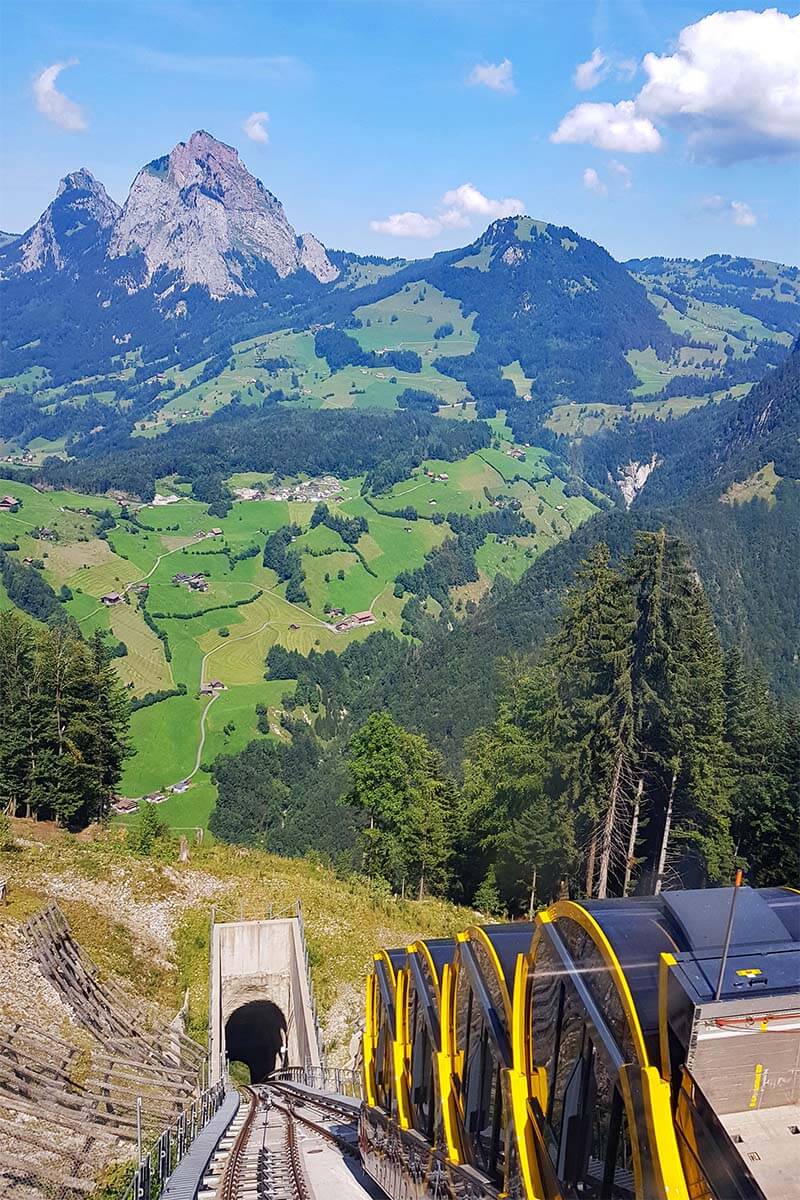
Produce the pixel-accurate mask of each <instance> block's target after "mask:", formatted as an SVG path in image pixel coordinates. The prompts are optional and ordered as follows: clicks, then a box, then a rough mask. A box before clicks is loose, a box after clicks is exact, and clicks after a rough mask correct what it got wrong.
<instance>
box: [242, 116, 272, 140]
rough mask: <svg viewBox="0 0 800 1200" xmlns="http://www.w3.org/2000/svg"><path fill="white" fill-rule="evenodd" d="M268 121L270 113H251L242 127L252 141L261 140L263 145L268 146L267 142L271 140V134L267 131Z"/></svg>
mask: <svg viewBox="0 0 800 1200" xmlns="http://www.w3.org/2000/svg"><path fill="white" fill-rule="evenodd" d="M268 121H269V113H265V112H254V113H250V116H249V117H248V118H247V120H246V121H245V122H244V124H243V125H242V129H243V130H244V131H245V133H246V134H247V136H248V137H249V138H250V141H251V142H260V143H261V145H262V146H266V144H267V142H268V141H269V134H268V133H267V122H268Z"/></svg>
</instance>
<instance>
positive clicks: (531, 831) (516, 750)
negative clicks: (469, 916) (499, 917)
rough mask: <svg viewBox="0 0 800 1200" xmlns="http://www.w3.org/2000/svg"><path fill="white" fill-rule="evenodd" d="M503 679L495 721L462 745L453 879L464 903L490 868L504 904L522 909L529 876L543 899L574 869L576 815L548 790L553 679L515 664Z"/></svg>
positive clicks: (550, 760)
mask: <svg viewBox="0 0 800 1200" xmlns="http://www.w3.org/2000/svg"><path fill="white" fill-rule="evenodd" d="M504 674H505V680H506V690H505V695H504V697H503V699H502V700H501V703H500V711H499V714H498V717H497V720H496V721H495V723H494V724H493V725H491V726H489V727H488V728H487V729H483V730H479V731H478V733H476V734H475V735H474V736H473V738H472V739H471V740H470V742H469V744H468V752H467V758H466V760H465V763H464V802H465V834H464V838H463V858H462V862H461V864H460V870H459V875H460V876H461V878H462V880H463V882H464V889H465V895H466V898H467V899H469V897H470V895H473V894H476V892H475V889H476V888H478V887H479V886H480V884H481V882H482V881H483V880H484V879H485V878H486V873H487V871H488V869H489V868H490V867H491V868H493V870H494V875H493V879H494V883H495V884H496V885H497V886H498V887H499V888H500V892H501V894H502V897H503V899H504V900H505V902H506V903H507V904H508V905H509V907H517V908H519V907H522V906H523V905H524V904H526V903H527V901H526V900H525V899H524V898H525V897H527V896H528V895H529V893H530V889H531V884H532V881H533V879H534V876H535V877H536V879H537V886H538V892H539V894H540V895H541V896H544V897H547V896H550V895H553V894H555V891H556V889H557V886H558V881H559V879H560V878H561V876H562V875H563V874H564V873H565V872H566V871H569V870H570V869H571V868H572V867H573V866H574V863H575V859H576V852H575V842H574V815H573V812H572V810H571V809H570V808H569V806H568V805H567V803H566V802H565V799H564V797H563V795H561V794H558V793H556V794H553V793H552V792H551V791H550V790H548V773H549V771H550V766H551V762H552V756H553V745H552V741H551V739H550V733H549V713H550V710H551V708H552V706H553V702H554V699H553V682H552V677H551V674H550V672H549V671H548V670H546V669H544V668H542V667H539V668H534V669H531V668H530V666H522V665H520V664H519V663H506V669H505V672H504ZM475 903H476V904H477V899H476V900H475Z"/></svg>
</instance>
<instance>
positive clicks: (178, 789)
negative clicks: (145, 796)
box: [169, 779, 192, 796]
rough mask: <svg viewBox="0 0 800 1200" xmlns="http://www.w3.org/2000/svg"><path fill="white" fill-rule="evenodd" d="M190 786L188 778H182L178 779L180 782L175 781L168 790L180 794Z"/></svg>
mask: <svg viewBox="0 0 800 1200" xmlns="http://www.w3.org/2000/svg"><path fill="white" fill-rule="evenodd" d="M191 786H192V782H191V780H190V779H182V780H181V781H180V783H176V784H175V785H174V786H173V787H171V788H170V789H169V790H170V791H171V792H173V793H174V794H175V795H178V796H180V795H181V794H182V793H183V792H188V790H189V788H190V787H191Z"/></svg>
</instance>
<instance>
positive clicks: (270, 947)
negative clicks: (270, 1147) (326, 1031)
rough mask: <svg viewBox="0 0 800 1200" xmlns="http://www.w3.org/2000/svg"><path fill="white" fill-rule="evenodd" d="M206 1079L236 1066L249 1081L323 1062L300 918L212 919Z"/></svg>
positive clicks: (217, 1076) (217, 1077)
mask: <svg viewBox="0 0 800 1200" xmlns="http://www.w3.org/2000/svg"><path fill="white" fill-rule="evenodd" d="M209 998H210V1018H211V1021H210V1024H211V1029H210V1035H211V1036H210V1051H211V1072H210V1078H211V1082H212V1083H215V1082H216V1081H217V1080H218V1079H221V1078H222V1077H223V1076H224V1074H225V1071H226V1064H227V1063H229V1062H241V1063H244V1064H246V1066H247V1067H248V1068H249V1070H250V1079H251V1081H252V1082H253V1083H258V1082H261V1081H262V1080H263V1079H264V1078H265V1077H266V1076H267V1075H269V1073H270V1072H271V1071H274V1070H277V1069H278V1068H280V1067H284V1066H289V1067H294V1066H300V1067H306V1066H310V1067H318V1066H320V1064H321V1062H322V1053H321V1046H320V1042H319V1034H318V1030H317V1026H316V1020H315V1013H314V1005H313V1000H312V997H311V990H310V986H309V981H308V975H307V964H306V950H305V942H304V937H303V929H302V922H301V920H300V918H299V916H297V917H288V918H287V917H282V918H275V919H270V920H256V921H246V920H245V921H230V922H216V921H215V922H214V924H213V932H212V941H211V979H210V997H209Z"/></svg>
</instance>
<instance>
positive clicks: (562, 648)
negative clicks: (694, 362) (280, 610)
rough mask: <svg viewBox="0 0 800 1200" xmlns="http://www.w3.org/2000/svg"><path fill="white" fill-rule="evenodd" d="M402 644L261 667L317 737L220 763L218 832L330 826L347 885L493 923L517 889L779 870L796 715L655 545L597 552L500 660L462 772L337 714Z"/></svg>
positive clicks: (313, 832)
mask: <svg viewBox="0 0 800 1200" xmlns="http://www.w3.org/2000/svg"><path fill="white" fill-rule="evenodd" d="M398 646H399V643H397V640H396V639H394V638H392V637H391V636H390V635H387V634H377V635H373V637H372V638H370V639H367V641H366V642H364V643H362V644H360V645H354V646H352V647H350V648H349V649H348V650H347V651H346V652H345V653H344V654H343V655H341V656H340V657H339V658H336V657H335V656H333V655H331V654H323V655H319V654H315V653H312V655H310V656H309V658H308V659H307V660H302V659H301V657H300V656H299V655H296V654H292V653H290V652H287V651H284V650H282V649H280V648H279V647H275V648H273V649H272V650H271V651H270V655H269V657H268V661H267V672H268V675H269V676H270V677H271V678H289V677H293V676H297V677H299V682H298V693H299V695H296V696H295V703H302V704H304V705H305V706H307V707H308V709H309V710H310V711H311V712H312V714H314V713H316V714H317V715H316V720H315V730H314V732H313V733H312V732H311V731H310V730H309V729H308V727H307V726H302V725H298V723H296V722H294V723H292V729H293V731H294V736H293V741H292V744H291V747H287V746H274V745H270V744H268V743H262V742H256V743H253V744H252V745H251V746H250V747H248V748H247V749H246V750H245V751H244V752H243V753H242V754H241V755H238V756H236V757H233V758H222V759H219V760H218V761H217V763H216V764H215V766H214V773H215V776H216V779H217V782H218V784H219V803H218V807H217V811H216V813H215V815H214V818H213V828H214V831H215V832H216V833H217V835H218V836H220V837H223V838H226V839H228V840H232V841H238V842H244V843H246V844H258V845H262V846H266V847H268V848H272V849H275V850H279V851H280V852H283V853H292V854H302V853H306V852H308V851H309V850H312V849H314V850H317V851H319V850H320V829H322V828H324V829H325V830H326V832H325V833H324V835H323V840H324V841H325V852H326V853H328V854H329V855H330V857H331V858H332V859H333V860H334V861H337V862H339V863H342V864H345V865H346V866H347V867H348V869H352V868H353V867H355V868H356V869H360V870H363V871H365V872H367V873H368V874H370V875H372V876H375V877H378V878H380V879H383V880H384V881H385V882H386V883H387V884H388V885H389V886H390V887H391V888H393V889H395V890H398V891H405V890H410V891H413V892H414V893H415V894H421V893H423V892H425V891H433V892H438V893H440V894H444V895H449V896H452V897H454V898H457V899H462V900H467V901H470V900H473V901H474V902H475V903H479V902H480V903H481V904H482V905H483V906H484V908H488V909H489V910H495V911H501V910H507V911H510V912H519V911H521V910H524V909H525V908H526V906H527V905H528V903H529V902H530V893H531V889H532V888H534V889H535V895H536V897H538V898H539V899H546V898H548V897H550V896H553V895H556V894H559V893H560V892H562V891H563V890H564V889H565V888H567V889H569V891H570V892H571V894H581V895H589V896H597V897H603V896H611V895H623V894H633V893H648V892H652V891H654V890H660V889H661V888H662V887H674V886H696V885H703V884H709V883H721V882H725V881H726V880H727V879H728V878H729V877H730V874H731V871H732V869H733V867H734V865H736V864H742V865H745V866H746V867H747V868H748V870H749V878H750V880H751V881H752V882H753V883H760V884H769V883H776V882H780V881H782V880H785V879H786V878H788V877H789V876H790V873H791V871H792V870H793V866H794V862H795V848H796V844H797V838H798V837H799V836H800V826H798V811H797V806H796V801H795V797H794V795H793V791H792V788H793V781H794V779H795V775H796V772H797V770H798V735H799V734H800V714H799V713H798V711H797V710H796V708H793V707H792V706H791V705H786V706H781V705H779V704H778V703H777V702H776V701H775V700H774V698H773V696H772V694H771V692H770V689H769V687H768V685H767V682H766V680H765V678H764V676H763V674H762V673H761V672H760V670H758V669H756V668H755V667H753V666H752V665H750V664H747V663H746V662H745V660H744V659H743V658H742V657H741V655H740V654H739V653H738V652H736V651H732V652H730V653H728V654H725V653H723V650H722V647H721V644H720V640H719V636H718V633H717V630H716V627H715V624H714V621H713V618H712V615H711V610H710V607H709V604H708V600H707V598H706V596H705V593H704V591H703V588H702V586H701V584H700V582H699V580H698V577H697V574H696V571H695V569H694V567H693V565H692V563H691V561H690V559H689V557H688V555H687V552H686V549H685V547H684V546H683V544H682V543H681V542H680V541H678V540H677V539H675V538H672V537H669V536H668V535H667V533H666V532H665V530H663V529H660V530H656V531H654V532H647V531H640V532H638V533H637V534H636V535H635V537H634V538H633V541H632V543H630V551H629V552H628V553H627V554H625V555H623V556H621V557H618V558H617V561H616V562H614V561H612V556H611V552H610V550H609V548H608V547H607V546H606V545H605V544H602V543H601V544H599V545H596V546H595V547H594V548H593V549H592V550H591V552H590V553H589V555H588V557H587V558H586V560H585V561H584V562H583V563H582V564H581V566H580V569H579V571H578V573H577V577H576V578H575V580H574V582H573V584H572V586H571V587H570V588H569V589H568V591H567V595H566V600H565V602H564V603H563V605H561V607H560V611H559V615H558V618H557V620H556V623H555V631H554V633H553V635H552V636H551V637H550V638H549V639H548V640H547V641H546V642H545V644H544V647H543V649H542V652H541V653H540V654H539V655H538V656H536V657H532V656H531V655H524V656H523V655H519V654H518V655H514V656H509V657H507V658H506V659H505V660H503V661H502V662H501V663H500V664H499V665H498V669H499V672H500V675H501V678H502V688H501V692H500V699H499V703H498V705H497V707H496V708H495V709H494V711H493V712H492V714H491V717H490V719H489V720H487V721H486V723H485V724H484V725H482V726H481V727H479V728H477V729H474V731H473V732H472V733H471V735H470V736H469V737H468V738H467V739H466V741H465V742H464V743H463V749H462V753H461V756H460V758H459V761H458V762H457V763H456V764H453V763H452V762H451V763H450V764H449V765H448V764H446V763H445V761H444V760H443V758H442V756H441V753H440V752H439V750H438V749H437V745H436V740H435V739H430V740H429V739H428V738H427V737H426V736H425V735H424V734H423V733H420V732H415V731H413V729H410V728H407V727H405V726H404V725H403V724H402V723H400V722H399V721H398V720H397V719H396V718H395V717H393V716H392V715H391V714H390V713H389V712H386V711H381V710H380V709H378V710H374V711H372V712H370V713H369V714H368V715H364V716H363V717H362V718H360V719H350V720H348V719H345V718H344V717H343V713H345V712H346V710H347V708H348V705H349V704H351V703H352V702H353V701H354V699H357V695H358V692H359V690H363V685H364V676H366V677H367V678H369V677H370V676H375V675H379V676H382V677H385V675H386V674H387V673H388V675H390V676H392V675H395V674H396V670H397V667H398V663H399V659H400V656H401V653H402V652H401V651H400V650H399V649H398ZM287 719H288V720H290V721H291V719H290V718H287ZM409 724H411V722H409ZM298 731H299V732H298ZM320 788H321V789H322V794H321V795H320V797H319V801H317V799H315V796H316V792H317V791H318V790H319V789H320ZM263 796H266V797H267V802H266V803H263V802H262V799H260V797H262V798H263ZM315 805H316V806H317V808H316V809H315ZM314 811H317V812H318V813H321V814H322V816H323V819H322V820H319V821H316V822H315V820H314V817H313V813H314ZM329 817H330V820H329V819H328V818H329Z"/></svg>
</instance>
